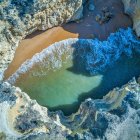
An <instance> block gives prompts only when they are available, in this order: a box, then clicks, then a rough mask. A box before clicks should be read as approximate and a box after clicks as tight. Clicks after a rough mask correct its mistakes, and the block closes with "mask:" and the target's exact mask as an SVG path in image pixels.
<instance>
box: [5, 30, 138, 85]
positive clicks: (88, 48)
mask: <svg viewBox="0 0 140 140" xmlns="http://www.w3.org/2000/svg"><path fill="white" fill-rule="evenodd" d="M134 50H135V51H136V52H139V53H140V41H139V40H138V39H137V38H136V36H135V35H134V33H133V31H132V29H131V28H128V29H120V30H119V31H118V32H116V33H112V34H111V35H110V36H109V37H108V39H107V40H106V41H100V40H98V39H94V40H93V39H77V38H70V39H66V40H63V41H60V42H56V43H54V44H52V45H51V46H49V47H48V48H46V49H44V50H43V51H42V52H40V53H37V54H35V55H34V56H33V57H32V58H31V59H29V60H27V61H25V62H24V63H23V64H22V65H21V66H20V67H19V69H18V70H17V71H16V72H15V73H14V74H13V75H12V76H10V77H9V78H8V79H7V80H6V81H7V82H9V83H11V84H14V83H15V81H16V79H17V78H18V77H19V76H20V75H21V74H24V73H26V72H27V71H29V70H30V69H31V68H32V67H33V66H34V65H36V64H37V65H39V66H40V67H45V68H47V69H48V70H55V69H58V68H60V67H61V66H62V63H63V62H64V61H66V60H67V59H68V58H70V59H72V60H73V59H77V60H78V62H79V63H83V64H84V67H85V69H86V70H87V71H88V72H89V73H90V74H91V75H92V74H96V73H98V72H100V71H103V70H104V69H105V68H106V67H107V66H110V65H112V64H114V62H116V61H117V60H118V59H119V58H120V56H121V55H122V54H125V55H127V56H129V57H131V56H132V55H133V51H134Z"/></svg>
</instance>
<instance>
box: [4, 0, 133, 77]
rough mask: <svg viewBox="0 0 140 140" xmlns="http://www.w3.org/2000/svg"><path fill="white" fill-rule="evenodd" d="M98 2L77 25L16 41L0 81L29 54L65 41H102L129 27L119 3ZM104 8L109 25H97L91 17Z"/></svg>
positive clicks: (85, 10) (93, 17)
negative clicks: (17, 43)
mask: <svg viewBox="0 0 140 140" xmlns="http://www.w3.org/2000/svg"><path fill="white" fill-rule="evenodd" d="M102 1H103V0H99V1H98V2H97V1H95V7H96V8H95V10H94V11H93V12H91V11H89V10H88V8H87V7H85V8H84V17H83V19H81V20H79V21H77V22H71V23H68V24H65V25H62V27H60V26H59V27H54V28H52V29H49V30H47V31H37V32H35V33H33V34H31V35H29V36H27V37H26V38H25V39H24V40H22V41H21V42H20V44H19V47H18V48H17V50H16V52H15V56H14V59H13V61H12V63H11V64H10V65H9V67H8V69H7V70H6V71H5V74H4V79H7V78H8V77H10V76H11V75H12V74H13V73H15V71H16V70H17V69H18V68H19V67H20V66H21V64H22V63H23V62H25V61H26V60H27V59H31V58H32V57H33V55H35V54H36V53H39V52H41V51H42V50H43V49H45V48H47V47H48V46H50V45H52V44H53V43H55V42H58V41H61V40H65V39H68V38H84V39H87V38H88V39H91V38H98V39H100V40H105V39H106V38H107V37H108V36H109V35H110V33H113V32H115V31H117V30H118V29H119V28H127V27H129V26H132V21H131V19H130V18H129V17H128V16H127V15H125V14H124V12H123V11H124V8H123V5H122V3H121V1H120V0H118V1H117V2H111V1H109V0H107V1H106V3H103V2H102ZM105 6H107V7H109V8H110V7H111V8H110V10H112V12H113V14H114V17H113V18H112V19H111V20H110V21H109V22H107V23H104V24H101V25H100V24H99V23H98V22H97V21H96V19H95V16H96V15H97V14H98V13H100V12H101V10H102V8H103V7H105ZM120 19H121V20H120Z"/></svg>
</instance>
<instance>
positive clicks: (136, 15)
mask: <svg viewBox="0 0 140 140" xmlns="http://www.w3.org/2000/svg"><path fill="white" fill-rule="evenodd" d="M122 1H123V3H124V7H125V13H126V14H128V15H130V16H131V17H132V19H133V28H134V30H135V31H136V34H137V36H138V37H140V0H122Z"/></svg>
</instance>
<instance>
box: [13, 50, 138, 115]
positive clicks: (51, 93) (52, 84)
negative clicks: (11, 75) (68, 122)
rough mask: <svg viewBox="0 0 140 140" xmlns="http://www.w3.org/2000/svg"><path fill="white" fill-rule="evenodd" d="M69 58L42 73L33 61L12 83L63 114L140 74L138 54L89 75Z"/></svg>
mask: <svg viewBox="0 0 140 140" xmlns="http://www.w3.org/2000/svg"><path fill="white" fill-rule="evenodd" d="M74 64H75V63H73V61H72V60H71V59H69V60H68V61H67V62H66V63H63V65H62V67H61V68H60V69H57V70H55V71H49V72H48V73H46V71H47V70H46V69H45V68H40V66H39V67H38V66H37V65H36V66H34V67H33V68H32V69H31V70H30V71H28V72H27V73H25V74H21V75H20V77H19V78H18V79H17V80H16V83H15V85H16V86H19V87H20V88H21V89H22V90H23V91H24V92H26V93H28V95H29V96H30V97H31V99H35V100H36V101H37V102H38V103H39V104H40V105H42V106H46V107H48V108H49V109H50V110H52V111H56V110H59V109H60V110H62V111H63V112H64V114H65V115H70V114H71V113H74V112H76V111H77V109H78V108H79V105H80V104H81V102H82V101H84V100H85V99H86V98H89V97H90V98H93V99H98V98H102V97H103V96H105V95H106V94H107V93H108V92H109V91H110V90H112V89H113V88H115V87H120V86H122V85H123V84H126V83H127V82H128V81H129V80H131V79H132V77H134V76H135V77H138V76H139V74H140V55H138V54H136V53H135V54H134V55H133V57H128V56H125V55H124V56H123V55H122V57H120V58H119V60H118V61H116V62H115V63H114V64H113V65H112V66H111V67H108V68H107V69H106V70H104V71H103V72H100V73H98V74H96V75H90V74H89V72H88V71H86V70H83V69H82V67H81V65H80V66H77V65H78V64H77V65H74Z"/></svg>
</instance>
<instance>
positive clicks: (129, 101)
mask: <svg viewBox="0 0 140 140" xmlns="http://www.w3.org/2000/svg"><path fill="white" fill-rule="evenodd" d="M0 124H1V125H0V132H1V135H3V136H5V135H6V137H7V139H9V140H12V139H14V140H16V139H22V140H23V139H31V140H36V139H62V140H64V139H85V140H90V139H91V140H92V139H107V140H112V139H113V140H118V139H127V140H131V139H133V140H136V139H139V137H140V130H139V128H140V84H139V83H137V82H136V80H135V79H133V80H131V81H130V82H129V83H128V84H126V85H125V86H123V87H122V88H120V89H119V88H115V89H114V90H112V91H110V92H109V93H108V94H107V95H106V96H105V97H104V98H103V99H99V100H92V99H87V100H86V101H85V102H83V103H82V104H81V106H80V108H79V110H78V112H77V113H75V114H72V115H71V116H69V117H66V116H64V115H63V113H62V112H61V111H58V112H49V110H48V109H47V108H45V107H41V106H40V105H38V104H37V102H36V101H33V100H31V99H30V98H29V97H28V96H27V94H25V93H24V92H22V91H21V90H20V89H19V88H16V87H13V86H11V85H9V84H8V83H3V84H1V85H0Z"/></svg>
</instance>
